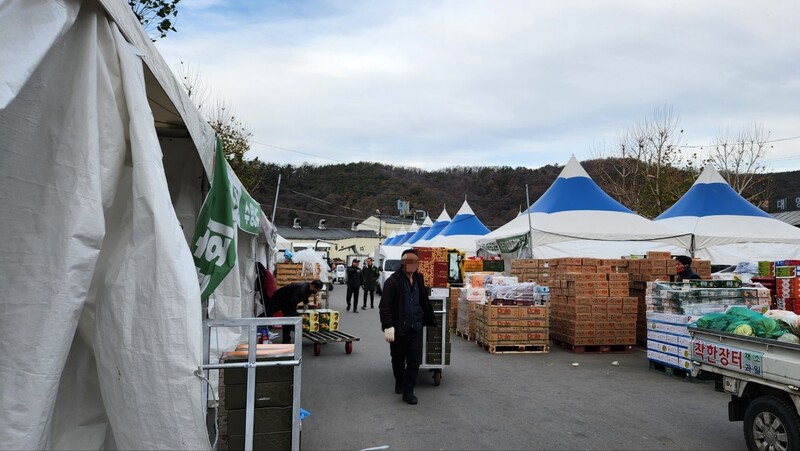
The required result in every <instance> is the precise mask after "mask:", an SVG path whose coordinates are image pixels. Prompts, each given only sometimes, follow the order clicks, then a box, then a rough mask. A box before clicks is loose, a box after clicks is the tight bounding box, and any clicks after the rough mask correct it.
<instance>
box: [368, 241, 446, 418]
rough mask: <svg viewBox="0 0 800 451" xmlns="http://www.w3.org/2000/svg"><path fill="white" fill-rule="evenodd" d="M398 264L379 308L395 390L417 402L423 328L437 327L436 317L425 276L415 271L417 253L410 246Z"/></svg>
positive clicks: (384, 286) (410, 401)
mask: <svg viewBox="0 0 800 451" xmlns="http://www.w3.org/2000/svg"><path fill="white" fill-rule="evenodd" d="M400 264H401V265H400V269H398V270H397V271H395V272H394V273H393V274H392V275H391V276H389V278H388V279H386V282H385V283H384V284H383V296H382V297H381V302H380V304H379V305H378V308H379V309H380V318H381V329H382V330H383V335H384V337H385V338H386V341H387V342H388V343H389V349H390V351H391V356H392V372H393V373H394V392H395V393H397V394H402V395H403V401H405V402H406V403H408V404H417V402H418V401H417V397H416V395H414V387H415V386H416V384H417V374H418V373H419V366H420V365H421V364H422V346H423V343H422V328H423V327H425V326H431V327H436V317H435V316H434V314H433V306H431V301H430V300H429V299H428V289H427V288H426V287H425V279H424V278H423V277H422V274H420V273H419V272H418V271H417V269H418V268H419V256H418V255H417V252H416V251H414V250H413V249H407V250H405V251H403V254H402V255H401V257H400Z"/></svg>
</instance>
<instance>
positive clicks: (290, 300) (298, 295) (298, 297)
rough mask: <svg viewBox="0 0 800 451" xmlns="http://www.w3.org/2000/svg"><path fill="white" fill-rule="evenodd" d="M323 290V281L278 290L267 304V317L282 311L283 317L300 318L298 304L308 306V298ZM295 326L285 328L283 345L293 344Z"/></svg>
mask: <svg viewBox="0 0 800 451" xmlns="http://www.w3.org/2000/svg"><path fill="white" fill-rule="evenodd" d="M321 289H322V281H320V280H313V281H311V282H295V283H290V284H289V285H286V286H284V287H281V288H278V289H277V290H276V291H275V293H273V294H272V298H271V299H270V301H269V302H267V316H273V315H275V313H277V312H278V311H280V312H281V313H283V316H300V315H299V314H298V313H297V304H299V303H301V302H302V303H303V305H307V304H308V298H309V297H310V296H311V295H312V294H316V293H317V292H318V291H319V290H321ZM293 330H294V326H283V340H282V343H290V342H291V339H292V338H291V333H292V331H293Z"/></svg>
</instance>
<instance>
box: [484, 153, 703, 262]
mask: <svg viewBox="0 0 800 451" xmlns="http://www.w3.org/2000/svg"><path fill="white" fill-rule="evenodd" d="M526 212H527V213H528V214H523V215H521V216H517V217H516V218H514V219H512V220H511V221H510V222H508V223H507V224H505V225H504V226H502V227H500V228H498V229H497V230H494V231H492V232H490V233H488V234H487V235H485V236H484V237H482V238H479V239H478V243H479V244H480V245H481V247H484V248H486V249H487V250H490V251H491V252H501V251H502V252H516V251H517V250H519V249H520V248H523V247H524V246H526V245H527V239H528V237H527V236H528V234H529V232H532V240H533V242H532V245H533V248H534V255H535V256H537V257H543V258H551V257H561V256H570V255H572V256H576V255H580V256H583V257H599V258H619V257H620V256H622V255H626V254H632V253H634V254H641V253H644V252H646V251H648V250H667V251H670V252H686V249H688V248H689V245H690V244H691V238H690V237H689V236H688V234H685V235H682V234H681V233H679V232H675V231H674V230H672V229H669V228H667V227H663V226H662V225H660V224H656V223H654V222H653V221H650V220H648V219H645V218H643V217H641V216H639V215H637V214H635V213H634V212H632V211H631V210H629V209H628V208H626V207H625V206H623V205H622V204H620V203H619V202H617V201H615V200H614V199H613V198H611V197H610V196H609V195H608V194H606V193H605V192H603V190H602V189H600V187H599V186H597V184H596V183H595V182H594V180H592V179H591V177H589V174H587V173H586V171H585V170H584V169H583V167H582V166H581V165H580V163H578V160H577V159H575V157H574V156H573V157H571V158H570V160H569V162H567V164H566V166H564V169H563V170H562V171H561V174H559V176H558V178H557V179H556V180H555V181H554V182H553V184H552V185H550V188H548V189H547V191H545V193H544V194H543V195H542V196H541V197H540V198H539V199H538V200H537V201H536V202H534V203H533V205H531V206H530V208H528V209H527V210H526Z"/></svg>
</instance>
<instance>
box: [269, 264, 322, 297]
mask: <svg viewBox="0 0 800 451" xmlns="http://www.w3.org/2000/svg"><path fill="white" fill-rule="evenodd" d="M319 278H320V265H319V263H314V264H309V263H276V264H275V284H276V285H277V286H278V288H280V287H283V286H286V285H289V284H290V283H295V282H310V281H312V280H316V279H319ZM322 293H325V294H327V291H320V292H319V293H317V294H316V295H312V296H310V297H309V298H308V300H309V302H310V303H312V304H314V305H320V302H321V301H322Z"/></svg>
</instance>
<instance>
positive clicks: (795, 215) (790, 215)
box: [771, 210, 800, 226]
mask: <svg viewBox="0 0 800 451" xmlns="http://www.w3.org/2000/svg"><path fill="white" fill-rule="evenodd" d="M771 214H772V217H773V218H775V219H777V220H779V221H783V222H785V223H787V224H791V225H793V226H800V210H795V211H781V212H779V213H771Z"/></svg>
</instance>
